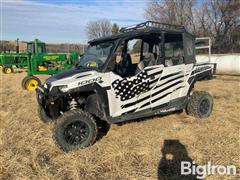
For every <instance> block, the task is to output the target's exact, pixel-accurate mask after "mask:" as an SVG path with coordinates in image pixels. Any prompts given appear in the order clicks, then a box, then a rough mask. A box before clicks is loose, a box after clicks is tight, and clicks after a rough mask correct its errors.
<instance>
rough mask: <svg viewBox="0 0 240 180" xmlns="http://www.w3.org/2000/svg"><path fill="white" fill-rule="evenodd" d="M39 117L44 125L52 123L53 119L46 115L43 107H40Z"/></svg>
mask: <svg viewBox="0 0 240 180" xmlns="http://www.w3.org/2000/svg"><path fill="white" fill-rule="evenodd" d="M38 117H39V119H40V120H41V121H42V122H44V123H48V122H50V121H52V118H50V117H49V116H48V115H47V114H46V112H45V111H44V109H43V108H42V107H38Z"/></svg>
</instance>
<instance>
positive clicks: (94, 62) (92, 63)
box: [83, 59, 103, 67]
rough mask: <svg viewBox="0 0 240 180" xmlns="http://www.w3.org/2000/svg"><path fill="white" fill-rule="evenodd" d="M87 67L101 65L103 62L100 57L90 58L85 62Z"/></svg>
mask: <svg viewBox="0 0 240 180" xmlns="http://www.w3.org/2000/svg"><path fill="white" fill-rule="evenodd" d="M83 65H84V66H86V67H100V66H102V65H103V62H102V61H101V60H100V59H93V60H88V61H87V62H85V63H84V64H83Z"/></svg>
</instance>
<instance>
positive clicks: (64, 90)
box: [58, 85, 68, 92]
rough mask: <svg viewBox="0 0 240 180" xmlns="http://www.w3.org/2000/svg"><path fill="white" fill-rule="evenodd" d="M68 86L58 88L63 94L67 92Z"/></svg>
mask: <svg viewBox="0 0 240 180" xmlns="http://www.w3.org/2000/svg"><path fill="white" fill-rule="evenodd" d="M67 88H68V86H67V85H62V86H58V89H59V90H60V91H62V92H66V91H67Z"/></svg>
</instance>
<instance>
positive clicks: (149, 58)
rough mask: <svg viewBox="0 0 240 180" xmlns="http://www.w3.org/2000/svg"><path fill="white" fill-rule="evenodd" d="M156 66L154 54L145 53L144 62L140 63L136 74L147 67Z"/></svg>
mask: <svg viewBox="0 0 240 180" xmlns="http://www.w3.org/2000/svg"><path fill="white" fill-rule="evenodd" d="M154 64H155V58H154V54H153V53H145V54H144V56H143V60H142V61H141V62H139V63H138V65H137V69H136V72H135V74H138V73H139V72H141V71H142V70H143V69H144V68H145V67H147V66H153V65H154Z"/></svg>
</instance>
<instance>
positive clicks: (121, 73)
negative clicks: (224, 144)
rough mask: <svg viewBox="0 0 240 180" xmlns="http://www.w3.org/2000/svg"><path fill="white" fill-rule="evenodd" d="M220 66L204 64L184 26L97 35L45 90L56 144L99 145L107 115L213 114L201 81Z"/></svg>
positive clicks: (43, 112)
mask: <svg viewBox="0 0 240 180" xmlns="http://www.w3.org/2000/svg"><path fill="white" fill-rule="evenodd" d="M214 70H215V67H214V65H213V64H210V63H205V64H196V60H195V37H194V36H193V35H191V34H190V33H188V32H187V31H186V30H185V28H184V27H182V26H177V25H168V24H162V23H156V22H150V21H148V22H145V23H141V24H138V25H135V26H131V27H125V28H122V29H121V30H120V33H119V34H117V35H113V36H110V37H104V38H100V39H95V40H92V41H90V42H89V47H88V49H87V51H86V52H85V54H84V55H83V56H82V57H81V59H80V61H79V63H78V65H77V67H76V68H75V69H73V70H69V71H65V72H62V73H60V74H57V75H55V76H52V77H50V78H48V79H47V80H46V81H45V83H44V85H42V86H41V85H40V86H39V87H38V88H37V98H38V103H39V115H40V118H41V120H42V121H44V122H47V121H55V123H56V126H55V129H54V138H55V142H56V143H57V144H58V145H59V147H60V148H61V149H62V150H64V151H70V150H74V149H77V148H84V147H86V146H89V145H91V144H93V143H94V141H95V140H96V138H97V135H98V131H99V124H100V123H99V122H102V121H105V122H107V123H108V124H111V123H119V122H124V121H128V120H133V119H138V118H143V117H149V116H154V115H158V114H166V113H169V112H174V111H178V110H182V109H186V111H187V113H188V114H191V115H193V116H195V117H197V118H206V117H208V116H209V115H210V114H211V111H212V107H213V98H212V96H211V95H210V94H208V93H207V92H202V91H201V92H193V87H194V84H195V82H196V81H197V80H201V79H206V78H207V79H210V78H211V76H212V74H213V72H214Z"/></svg>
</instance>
